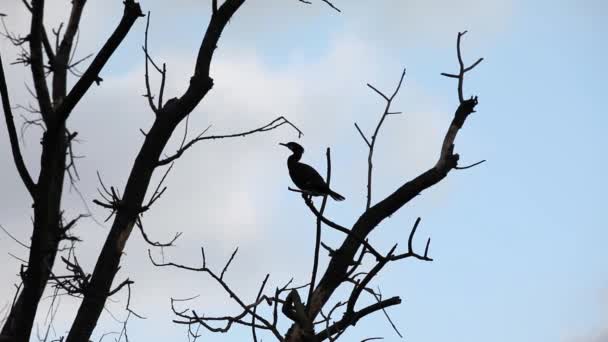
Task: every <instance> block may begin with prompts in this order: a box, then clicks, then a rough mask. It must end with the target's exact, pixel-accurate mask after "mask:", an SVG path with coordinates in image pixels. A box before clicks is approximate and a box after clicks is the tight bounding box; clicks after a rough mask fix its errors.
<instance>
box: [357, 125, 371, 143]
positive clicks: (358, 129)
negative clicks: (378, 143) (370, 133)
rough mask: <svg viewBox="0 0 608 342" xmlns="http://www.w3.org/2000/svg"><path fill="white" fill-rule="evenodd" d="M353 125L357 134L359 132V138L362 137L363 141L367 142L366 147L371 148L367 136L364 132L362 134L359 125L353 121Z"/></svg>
mask: <svg viewBox="0 0 608 342" xmlns="http://www.w3.org/2000/svg"><path fill="white" fill-rule="evenodd" d="M355 127H356V128H357V131H359V134H361V138H363V141H365V143H366V144H367V147H369V148H371V147H372V144H370V143H369V140H367V138H366V137H365V134H363V132H362V131H361V128H359V125H357V123H356V122H355Z"/></svg>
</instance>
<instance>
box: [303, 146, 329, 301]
mask: <svg viewBox="0 0 608 342" xmlns="http://www.w3.org/2000/svg"><path fill="white" fill-rule="evenodd" d="M330 154H331V151H330V149H329V147H328V148H327V151H326V152H325V157H326V159H327V174H326V176H325V179H326V181H325V182H326V183H327V188H329V187H330V185H331V155H330ZM326 204H327V195H325V196H323V201H322V202H321V209H320V210H319V216H317V231H316V238H315V248H314V249H315V252H314V256H313V264H312V271H311V278H310V289H309V290H308V296H307V299H306V311H307V312H308V308H309V307H310V300H311V299H312V292H313V290H314V289H315V284H316V280H317V269H318V267H319V248H320V245H321V217H323V213H324V212H325V205H326Z"/></svg>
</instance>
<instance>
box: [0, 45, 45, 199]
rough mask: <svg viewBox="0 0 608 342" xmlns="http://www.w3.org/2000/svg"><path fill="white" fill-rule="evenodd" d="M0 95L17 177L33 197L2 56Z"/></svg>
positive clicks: (34, 193)
mask: <svg viewBox="0 0 608 342" xmlns="http://www.w3.org/2000/svg"><path fill="white" fill-rule="evenodd" d="M0 95H1V96H2V108H3V111H4V118H5V120H6V128H7V130H8V138H9V141H10V143H11V152H12V154H13V160H14V162H15V166H16V167H17V172H19V177H20V178H21V180H22V181H23V184H24V185H25V187H26V188H27V191H28V192H29V194H30V196H32V198H34V197H35V196H36V184H35V183H34V181H33V180H32V176H30V173H29V172H28V170H27V167H26V166H25V162H24V160H23V155H22V154H21V149H20V147H19V138H18V137H17V130H16V128H15V121H14V118H13V112H12V109H11V103H10V99H9V96H8V88H7V85H6V78H5V76H4V67H3V66H2V56H0Z"/></svg>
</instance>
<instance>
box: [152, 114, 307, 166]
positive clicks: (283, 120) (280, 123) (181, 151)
mask: <svg viewBox="0 0 608 342" xmlns="http://www.w3.org/2000/svg"><path fill="white" fill-rule="evenodd" d="M285 124H288V125H290V126H291V127H293V128H294V129H295V130H296V131H297V132H298V137H299V136H301V135H302V131H300V129H299V128H297V127H296V126H295V125H294V124H292V123H291V122H290V121H289V120H287V119H286V118H285V117H283V116H279V117H278V118H276V119H274V120H272V121H271V122H269V123H267V124H266V125H264V126H261V127H258V128H254V129H252V130H249V131H245V132H240V133H232V134H226V135H208V136H205V135H204V134H205V133H206V132H207V129H208V128H207V129H206V130H205V131H203V132H202V133H200V134H199V135H198V136H197V137H196V138H194V139H192V140H190V141H189V142H188V143H187V144H185V145H183V146H181V147H180V148H179V149H178V150H177V152H175V154H174V155H172V156H169V157H167V158H165V159H162V160H159V161H158V163H157V164H156V165H157V166H161V165H165V164H168V163H171V162H172V161H174V160H176V159H177V158H179V157H181V156H182V154H184V152H185V151H186V150H188V149H189V148H190V147H192V146H193V145H194V144H196V143H197V142H199V141H203V140H216V139H227V138H235V137H246V136H248V135H251V134H255V133H261V132H267V131H271V130H273V129H275V128H278V127H281V126H283V125H285ZM182 144H183V142H182Z"/></svg>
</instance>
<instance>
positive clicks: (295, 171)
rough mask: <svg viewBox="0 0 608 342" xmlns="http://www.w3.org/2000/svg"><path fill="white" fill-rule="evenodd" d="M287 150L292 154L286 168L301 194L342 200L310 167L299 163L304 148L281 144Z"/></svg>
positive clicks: (293, 144) (291, 144)
mask: <svg viewBox="0 0 608 342" xmlns="http://www.w3.org/2000/svg"><path fill="white" fill-rule="evenodd" d="M281 145H283V146H286V147H287V148H289V149H290V150H291V151H292V152H293V154H292V155H291V156H289V158H287V168H288V169H289V176H290V177H291V180H292V181H293V183H294V184H295V185H296V186H297V187H298V188H300V190H302V192H303V193H305V194H308V195H311V196H325V195H329V196H331V198H333V199H334V200H336V201H342V200H344V197H343V196H342V195H340V194H338V193H337V192H335V191H333V190H331V189H330V188H329V186H328V185H327V183H325V180H324V179H323V177H321V175H320V174H319V173H318V172H317V171H316V170H315V169H314V168H313V167H312V166H310V165H307V164H304V163H301V162H300V159H301V158H302V154H304V148H303V147H302V146H300V145H299V144H297V143H295V142H290V143H287V144H281Z"/></svg>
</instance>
